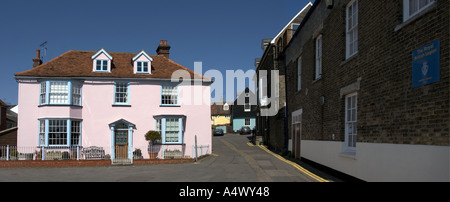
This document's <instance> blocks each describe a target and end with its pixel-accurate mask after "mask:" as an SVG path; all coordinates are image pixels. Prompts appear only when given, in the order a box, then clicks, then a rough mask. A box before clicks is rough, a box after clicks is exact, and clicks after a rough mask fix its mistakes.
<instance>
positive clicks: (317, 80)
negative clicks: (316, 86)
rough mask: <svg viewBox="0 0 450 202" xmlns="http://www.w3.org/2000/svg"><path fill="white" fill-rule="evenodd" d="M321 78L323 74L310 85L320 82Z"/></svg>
mask: <svg viewBox="0 0 450 202" xmlns="http://www.w3.org/2000/svg"><path fill="white" fill-rule="evenodd" d="M322 77H323V74H322V75H320V77H319V78H316V79H314V80H313V81H312V83H316V82H319V81H320V80H322ZM298 92H300V91H298Z"/></svg>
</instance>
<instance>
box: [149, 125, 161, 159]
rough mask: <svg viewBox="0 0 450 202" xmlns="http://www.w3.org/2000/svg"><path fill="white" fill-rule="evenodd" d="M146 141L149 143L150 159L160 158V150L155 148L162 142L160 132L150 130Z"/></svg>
mask: <svg viewBox="0 0 450 202" xmlns="http://www.w3.org/2000/svg"><path fill="white" fill-rule="evenodd" d="M145 140H147V141H149V148H148V154H149V156H150V159H155V158H156V156H158V151H159V148H155V145H157V144H158V143H159V142H160V140H161V133H159V132H158V131H153V130H150V131H148V132H147V133H146V134H145Z"/></svg>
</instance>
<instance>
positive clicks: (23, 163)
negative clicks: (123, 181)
mask: <svg viewBox="0 0 450 202" xmlns="http://www.w3.org/2000/svg"><path fill="white" fill-rule="evenodd" d="M110 165H111V160H83V161H77V160H61V161H54V160H49V161H40V160H37V161H27V160H19V161H0V168H39V167H44V168H45V167H48V168H55V167H56V168H62V167H92V166H110Z"/></svg>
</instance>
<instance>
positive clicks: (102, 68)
mask: <svg viewBox="0 0 450 202" xmlns="http://www.w3.org/2000/svg"><path fill="white" fill-rule="evenodd" d="M99 62H100V64H99ZM99 65H100V66H99ZM105 67H106V69H105ZM108 67H109V60H104V59H97V60H95V72H109V71H108ZM99 68H100V69H99Z"/></svg>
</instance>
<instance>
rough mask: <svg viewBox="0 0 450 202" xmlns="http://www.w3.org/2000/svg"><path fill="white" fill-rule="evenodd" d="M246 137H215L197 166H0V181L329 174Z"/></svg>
mask: <svg viewBox="0 0 450 202" xmlns="http://www.w3.org/2000/svg"><path fill="white" fill-rule="evenodd" d="M250 137H251V136H248V135H239V134H226V135H225V136H219V137H213V152H212V155H211V156H209V157H206V158H204V159H201V160H200V161H199V162H197V163H185V164H170V165H142V166H108V167H82V168H79V167H77V168H3V169H0V182H323V181H339V179H336V178H334V177H333V176H331V175H328V174H327V173H324V172H322V171H319V170H316V169H314V168H313V167H309V166H307V165H300V164H299V163H296V162H293V161H290V160H287V159H285V158H283V157H281V156H279V155H277V154H275V153H273V152H271V151H269V150H268V149H266V148H264V147H260V146H254V145H252V144H250V143H249V138H250Z"/></svg>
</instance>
